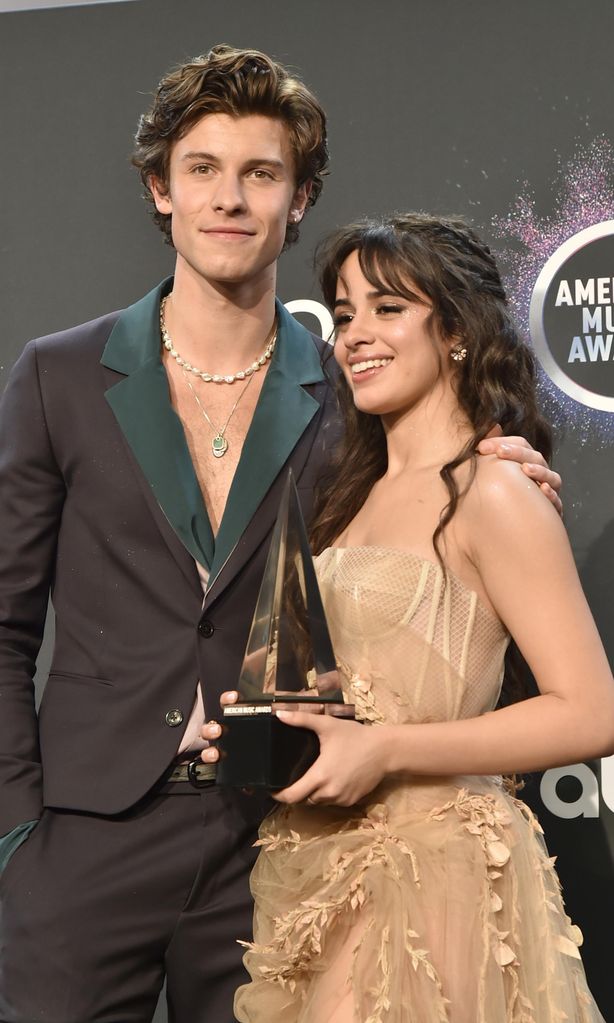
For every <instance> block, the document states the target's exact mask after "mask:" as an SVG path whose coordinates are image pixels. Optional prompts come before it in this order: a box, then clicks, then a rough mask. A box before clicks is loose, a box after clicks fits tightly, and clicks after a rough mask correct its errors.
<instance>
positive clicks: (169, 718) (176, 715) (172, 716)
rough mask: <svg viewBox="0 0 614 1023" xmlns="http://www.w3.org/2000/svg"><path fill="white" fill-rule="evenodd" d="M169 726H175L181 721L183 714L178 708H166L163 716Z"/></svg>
mask: <svg viewBox="0 0 614 1023" xmlns="http://www.w3.org/2000/svg"><path fill="white" fill-rule="evenodd" d="M164 720H165V721H166V723H167V725H168V726H169V728H176V727H177V725H180V724H181V723H182V722H183V714H182V713H181V711H180V710H178V709H177V708H175V709H174V710H167V712H166V716H165V718H164Z"/></svg>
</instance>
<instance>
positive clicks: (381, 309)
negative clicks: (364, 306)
mask: <svg viewBox="0 0 614 1023" xmlns="http://www.w3.org/2000/svg"><path fill="white" fill-rule="evenodd" d="M377 312H378V314H379V313H381V314H383V315H384V316H385V315H386V314H387V313H390V314H394V313H402V312H403V306H402V305H397V304H396V303H395V302H383V303H382V304H381V305H378V307H377Z"/></svg>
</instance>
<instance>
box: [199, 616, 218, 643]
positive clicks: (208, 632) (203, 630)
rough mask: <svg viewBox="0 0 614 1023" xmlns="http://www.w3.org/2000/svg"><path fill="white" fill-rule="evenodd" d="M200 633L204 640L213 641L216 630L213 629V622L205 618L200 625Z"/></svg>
mask: <svg viewBox="0 0 614 1023" xmlns="http://www.w3.org/2000/svg"><path fill="white" fill-rule="evenodd" d="M198 631H199V633H200V635H201V636H203V637H204V639H211V637H212V635H213V633H214V632H215V629H214V628H213V625H212V624H211V622H210V621H208V620H207V619H206V618H204V619H203V621H202V622H199V623H198Z"/></svg>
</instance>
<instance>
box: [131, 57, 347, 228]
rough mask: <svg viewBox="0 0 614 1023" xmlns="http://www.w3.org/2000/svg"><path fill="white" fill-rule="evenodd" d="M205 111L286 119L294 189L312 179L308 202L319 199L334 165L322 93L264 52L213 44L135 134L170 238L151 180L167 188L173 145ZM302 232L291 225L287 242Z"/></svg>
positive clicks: (172, 81) (165, 88) (173, 77)
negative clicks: (325, 176) (330, 164)
mask: <svg viewBox="0 0 614 1023" xmlns="http://www.w3.org/2000/svg"><path fill="white" fill-rule="evenodd" d="M206 114H229V115H230V116H231V117H243V116H245V115H247V114H260V115H264V116H266V117H274V118H276V119H278V120H281V121H283V123H284V124H285V125H286V127H287V129H288V134H289V138H290V146H291V149H292V154H293V157H294V167H295V173H296V187H297V188H298V187H300V186H301V185H304V184H306V183H307V182H311V192H310V194H309V199H308V203H307V205H308V206H313V205H314V203H315V202H316V201H317V199H318V196H319V195H320V192H321V191H322V185H323V181H322V175H323V174H325V173H326V169H327V165H328V149H327V143H326V116H325V114H324V111H323V109H322V107H321V106H320V104H319V103H318V101H317V99H316V98H315V96H313V94H312V93H311V92H310V91H309V89H308V88H307V87H306V86H305V85H303V83H302V82H301V81H300V80H299V79H298V78H295V77H293V76H292V75H290V73H289V72H288V71H287V70H286V68H284V67H283V66H282V65H281V64H278V63H277V62H276V61H274V60H272V59H271V58H270V57H267V55H266V54H264V53H260V51H259V50H238V49H235V48H234V47H232V46H226V45H219V46H214V47H213V49H212V50H210V51H209V53H207V54H206V55H204V56H200V57H194V58H193V59H192V60H190V61H187V62H186V63H184V64H182V65H180V67H178V68H176V69H175V70H173V71H171V72H170V73H169V74H168V75H166V76H165V77H164V78H163V79H162V81H161V82H160V84H159V86H158V88H157V90H156V93H155V95H154V102H153V105H152V107H151V109H150V110H149V111H147V113H145V114H143V115H142V117H141V119H140V121H139V126H138V129H137V133H136V136H135V149H134V153H133V155H132V163H133V164H134V166H135V167H136V168H137V169H138V171H139V173H140V175H141V181H142V182H143V186H144V189H145V198H146V200H147V201H148V202H149V203H151V205H152V207H153V210H152V213H153V218H154V221H155V222H156V223H157V225H158V227H159V228H160V229H161V230H162V231H163V233H164V234H165V236H166V240H167V242H168V243H169V244H171V245H172V236H171V214H170V213H160V212H159V211H158V210H157V209H156V207H155V203H154V198H153V194H152V191H151V187H150V181H151V178H152V177H155V178H156V179H157V180H158V181H159V182H161V184H162V185H163V186H166V187H168V184H169V164H170V155H171V150H172V148H173V145H174V144H175V142H177V140H178V139H180V138H182V137H183V136H184V135H185V134H186V133H187V132H188V131H189V130H190V128H191V127H192V126H193V125H194V124H196V122H197V121H199V120H200V119H201V117H204V116H205V115H206ZM298 233H299V229H298V224H288V227H287V230H286V239H285V246H286V247H287V246H288V245H291V244H292V243H293V242H295V241H296V240H297V238H298Z"/></svg>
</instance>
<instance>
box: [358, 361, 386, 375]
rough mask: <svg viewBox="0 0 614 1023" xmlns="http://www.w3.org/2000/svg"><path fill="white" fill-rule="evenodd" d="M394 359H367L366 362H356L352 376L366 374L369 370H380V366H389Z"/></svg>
mask: <svg viewBox="0 0 614 1023" xmlns="http://www.w3.org/2000/svg"><path fill="white" fill-rule="evenodd" d="M391 362H392V359H365V361H364V362H355V363H354V365H353V366H352V367H351V368H352V376H356V374H357V373H364V372H365V370H367V369H379V368H380V366H388V365H389V363H391Z"/></svg>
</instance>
